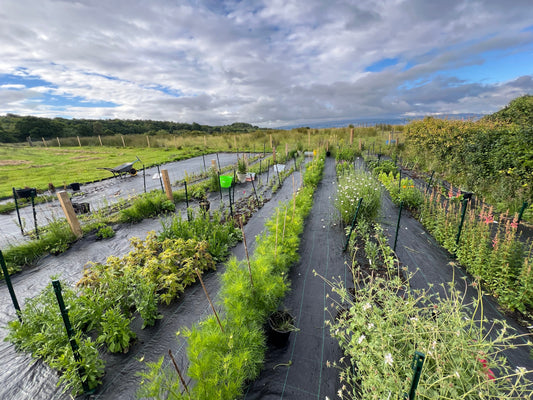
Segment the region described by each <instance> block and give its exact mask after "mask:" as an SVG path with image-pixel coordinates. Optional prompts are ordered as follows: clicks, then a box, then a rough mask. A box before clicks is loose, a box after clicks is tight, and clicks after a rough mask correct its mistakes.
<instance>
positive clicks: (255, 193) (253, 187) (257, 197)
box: [252, 176, 259, 207]
mask: <svg viewBox="0 0 533 400" xmlns="http://www.w3.org/2000/svg"><path fill="white" fill-rule="evenodd" d="M252 189H253V190H254V195H255V200H256V201H257V207H259V196H257V192H256V191H255V184H254V177H253V176H252Z"/></svg>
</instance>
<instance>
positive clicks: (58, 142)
mask: <svg viewBox="0 0 533 400" xmlns="http://www.w3.org/2000/svg"><path fill="white" fill-rule="evenodd" d="M56 139H57V145H58V146H59V147H61V142H60V141H59V138H58V137H57V136H56Z"/></svg>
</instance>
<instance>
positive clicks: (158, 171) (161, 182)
mask: <svg viewBox="0 0 533 400" xmlns="http://www.w3.org/2000/svg"><path fill="white" fill-rule="evenodd" d="M157 175H158V176H159V183H160V184H161V191H162V192H163V193H165V188H164V187H163V178H161V170H160V169H159V165H158V166H157Z"/></svg>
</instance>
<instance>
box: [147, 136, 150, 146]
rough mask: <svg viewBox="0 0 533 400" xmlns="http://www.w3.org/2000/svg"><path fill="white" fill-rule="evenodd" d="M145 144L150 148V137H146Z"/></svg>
mask: <svg viewBox="0 0 533 400" xmlns="http://www.w3.org/2000/svg"><path fill="white" fill-rule="evenodd" d="M146 143H148V148H150V136H148V135H146Z"/></svg>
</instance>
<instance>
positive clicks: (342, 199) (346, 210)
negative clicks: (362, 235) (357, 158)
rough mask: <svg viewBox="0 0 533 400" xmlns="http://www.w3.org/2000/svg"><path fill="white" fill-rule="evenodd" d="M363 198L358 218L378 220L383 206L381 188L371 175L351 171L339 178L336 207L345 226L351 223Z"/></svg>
mask: <svg viewBox="0 0 533 400" xmlns="http://www.w3.org/2000/svg"><path fill="white" fill-rule="evenodd" d="M361 198H362V199H363V202H362V203H361V208H360V209H359V214H358V217H357V218H358V219H359V220H362V219H364V220H369V221H372V220H373V219H375V218H376V216H377V214H378V212H379V208H380V205H381V186H380V185H379V183H378V182H376V180H375V179H374V178H372V176H371V175H370V174H368V173H366V172H364V171H362V170H357V171H355V170H353V169H351V170H350V172H348V173H346V174H344V175H341V176H340V177H339V183H338V186H337V196H336V198H335V207H336V208H337V210H338V211H339V213H340V219H341V221H342V222H343V223H344V224H346V225H348V224H350V223H351V221H352V219H353V218H354V215H355V211H356V209H357V205H358V204H359V199H361Z"/></svg>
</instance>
